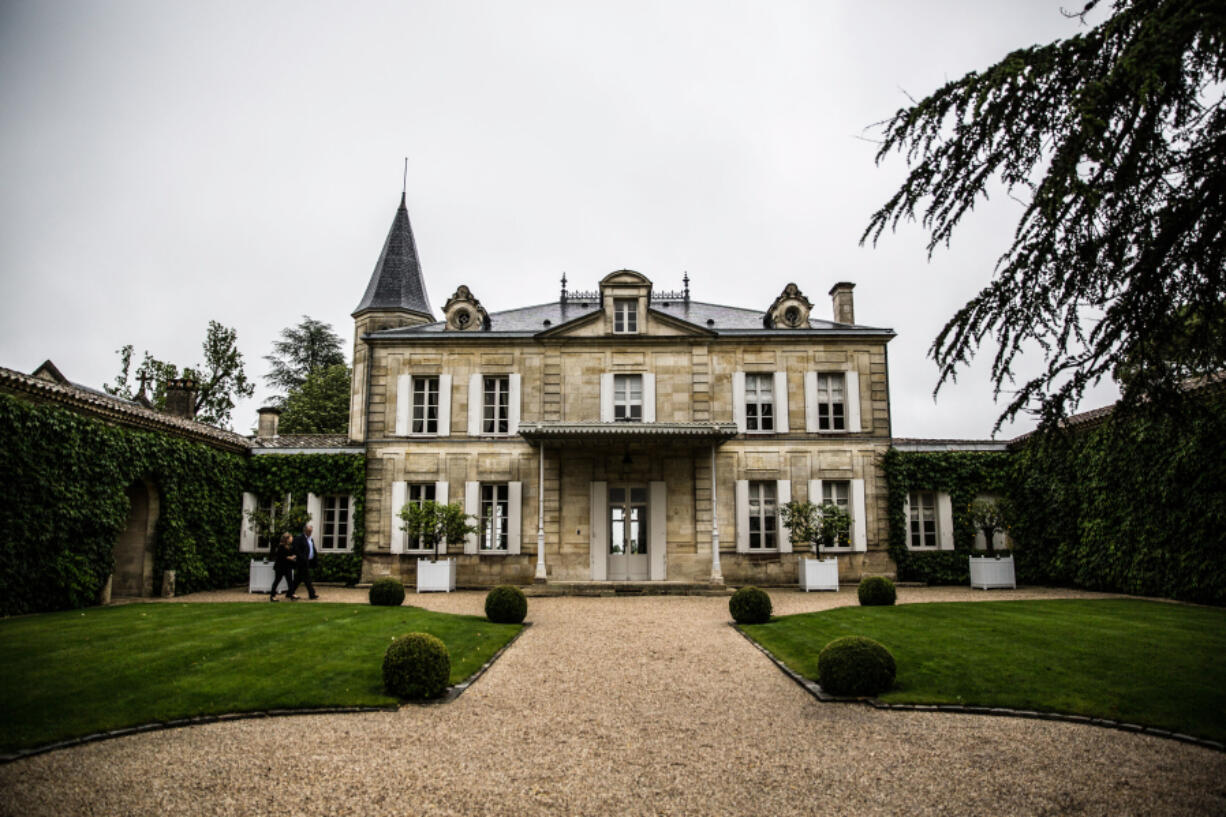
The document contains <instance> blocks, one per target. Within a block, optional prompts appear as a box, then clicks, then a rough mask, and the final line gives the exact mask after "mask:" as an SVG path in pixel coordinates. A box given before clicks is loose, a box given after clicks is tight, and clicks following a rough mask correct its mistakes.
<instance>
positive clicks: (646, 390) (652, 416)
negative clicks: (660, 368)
mask: <svg viewBox="0 0 1226 817" xmlns="http://www.w3.org/2000/svg"><path fill="white" fill-rule="evenodd" d="M655 421H656V376H655V374H653V373H652V372H645V373H644V374H643V422H644V423H654V422H655Z"/></svg>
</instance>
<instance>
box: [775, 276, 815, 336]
mask: <svg viewBox="0 0 1226 817" xmlns="http://www.w3.org/2000/svg"><path fill="white" fill-rule="evenodd" d="M812 310H813V304H812V303H810V302H809V299H808V298H806V297H805V295H804V293H803V292H801V291H800V287H798V286H796V284H788V285H787V286H786V287H784V288H783V292H781V293H779V297H778V298H776V299H775V302H774V303H773V304H771V306H770V309H768V310H766V320H765V321H764V323H765V324H766V328H767V329H806V328H808V326H809V313H810V312H811V311H812Z"/></svg>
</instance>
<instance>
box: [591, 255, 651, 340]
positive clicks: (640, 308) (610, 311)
mask: <svg viewBox="0 0 1226 817" xmlns="http://www.w3.org/2000/svg"><path fill="white" fill-rule="evenodd" d="M600 302H601V305H602V306H603V308H604V316H605V333H606V334H610V335H642V334H646V331H647V308H648V306H649V305H650V304H651V281H650V280H649V279H648V278H647V276H646V275H643V274H642V273H639V272H635V271H634V270H628V269H622V270H617V271H616V272H611V273H609V274H608V275H606V276H605V277H604V278H602V279H601V280H600Z"/></svg>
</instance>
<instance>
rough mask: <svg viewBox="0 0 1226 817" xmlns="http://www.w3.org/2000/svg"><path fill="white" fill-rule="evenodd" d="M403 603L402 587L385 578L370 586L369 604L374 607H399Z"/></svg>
mask: <svg viewBox="0 0 1226 817" xmlns="http://www.w3.org/2000/svg"><path fill="white" fill-rule="evenodd" d="M403 602H404V585H403V584H401V583H400V582H398V581H396V580H395V579H393V578H392V577H391V576H386V577H384V578H382V579H376V580H375V583H374V584H372V585H371V586H370V603H371V604H373V605H375V606H376V607H399V606H400V605H401V603H403Z"/></svg>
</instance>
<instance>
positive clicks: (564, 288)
mask: <svg viewBox="0 0 1226 817" xmlns="http://www.w3.org/2000/svg"><path fill="white" fill-rule="evenodd" d="M562 303H566V273H565V272H563V273H562Z"/></svg>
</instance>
